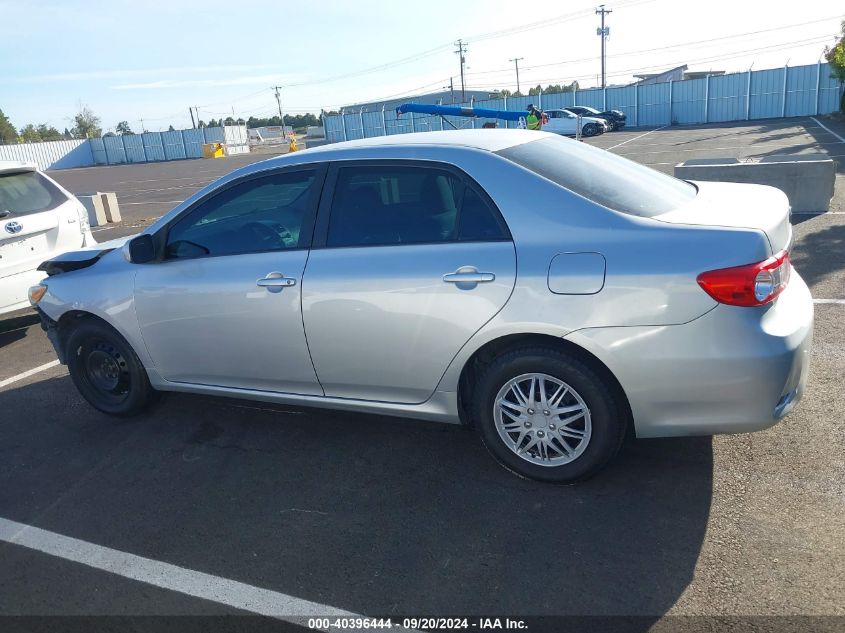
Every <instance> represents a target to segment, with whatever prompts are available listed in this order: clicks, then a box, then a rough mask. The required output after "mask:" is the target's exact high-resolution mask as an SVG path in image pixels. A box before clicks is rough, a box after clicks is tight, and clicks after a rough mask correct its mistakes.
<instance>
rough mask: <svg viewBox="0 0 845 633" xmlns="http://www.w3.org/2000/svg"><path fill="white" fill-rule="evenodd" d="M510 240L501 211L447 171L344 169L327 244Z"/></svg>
mask: <svg viewBox="0 0 845 633" xmlns="http://www.w3.org/2000/svg"><path fill="white" fill-rule="evenodd" d="M501 239H509V237H508V233H507V229H506V228H505V227H504V226H503V223H502V222H501V220H500V219H499V216H498V212H497V211H495V210H494V209H492V208H491V207H490V205H489V204H488V203H487V201H486V200H485V199H484V198H483V197H482V196H481V195H480V194H479V193H478V192H477V191H475V190H474V189H473V188H472V187H470V186H468V185H467V184H466V183H465V182H464V181H463V179H462V178H460V177H459V176H457V175H455V174H453V173H451V172H450V171H447V170H445V169H436V168H428V167H417V166H410V165H407V166H403V165H396V166H385V165H367V166H360V167H342V168H341V169H340V171H339V173H338V178H337V184H336V185H335V192H334V197H333V200H332V208H331V219H330V222H329V232H328V237H327V240H326V245H327V246H329V247H338V246H383V245H390V244H423V243H432V242H450V241H492V240H501Z"/></svg>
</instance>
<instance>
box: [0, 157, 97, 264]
mask: <svg viewBox="0 0 845 633" xmlns="http://www.w3.org/2000/svg"><path fill="white" fill-rule="evenodd" d="M78 204H79V203H78V202H77V201H76V200H72V199H70V198H68V197H67V196H66V195H65V194H64V193H63V192H62V191H61V190H60V189H59V188H58V187H57V186H56V185H55V184H53V183H52V182H51V181H50V180H49V179H48V178H46V177H45V176H43V175H42V174H40V173H38V172H37V171H32V170H18V171H4V172H0V279H2V278H3V277H8V276H10V275H15V274H18V273H22V272H26V271H31V270H34V269H36V268H38V265H39V264H40V263H41V262H43V261H44V260H45V259H48V258H49V256H50V255H52V254H53V253H54V252H55V251H57V250H73V249H78V248H81V247H82V245H83V244H82V241H83V234H82V232H81V231H80V228H79V214H78V212H77V205H78Z"/></svg>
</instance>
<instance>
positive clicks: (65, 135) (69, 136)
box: [62, 128, 73, 141]
mask: <svg viewBox="0 0 845 633" xmlns="http://www.w3.org/2000/svg"><path fill="white" fill-rule="evenodd" d="M62 138H63V139H65V140H66V141H69V140H71V139H72V138H73V134H71V133H70V130H69V129H67V128H65V131H64V133H63V134H62Z"/></svg>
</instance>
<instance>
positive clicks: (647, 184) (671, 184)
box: [497, 136, 697, 218]
mask: <svg viewBox="0 0 845 633" xmlns="http://www.w3.org/2000/svg"><path fill="white" fill-rule="evenodd" d="M497 153H498V154H499V155H500V156H502V157H504V158H507V159H508V160H510V161H512V162H514V163H516V164H517V165H521V166H522V167H525V168H526V169H530V170H531V171H533V172H534V173H536V174H539V175H540V176H543V177H544V178H548V179H549V180H551V181H552V182H554V183H557V184H558V185H560V186H561V187H564V188H566V189H568V190H569V191H572V192H573V193H577V194H578V195H580V196H583V197H584V198H587V199H588V200H591V201H593V202H595V203H597V204H600V205H602V206H604V207H607V208H608V209H613V210H614V211H621V212H622V213H627V214H629V215H638V216H642V217H647V218H648V217H652V216H655V215H660V214H661V213H666V212H667V211H671V210H673V209H676V208H678V207H680V206H681V205H683V204H685V203H687V202H689V201H690V200H691V199H692V198H695V196H696V193H697V189H696V188H695V187H694V186H693V185H691V184H689V183H688V182H684V181H683V180H678V179H677V178H673V177H671V176H667V175H666V174H662V173H660V172H659V171H656V170H654V169H651V168H649V167H645V166H643V165H640V164H639V163H635V162H634V161H631V160H628V159H627V158H622V157H621V156H617V155H616V154H612V153H610V152H608V151H605V150H602V149H598V148H596V147H590V146H589V145H586V144H584V143H578V142H576V141H573V140H571V139H566V138H562V137H559V136H553V137H547V138H543V139H540V140H537V141H531V142H530V143H524V144H522V145H515V146H513V147H509V148H507V149H504V150H501V151H499V152H497Z"/></svg>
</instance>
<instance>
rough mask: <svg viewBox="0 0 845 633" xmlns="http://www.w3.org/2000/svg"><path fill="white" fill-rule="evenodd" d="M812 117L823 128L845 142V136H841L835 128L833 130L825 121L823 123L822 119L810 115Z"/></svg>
mask: <svg viewBox="0 0 845 633" xmlns="http://www.w3.org/2000/svg"><path fill="white" fill-rule="evenodd" d="M810 118H811V119H813V121H815V122H816V123H818V124H819V125H820V126H821V127H822V129H825V130H827V131H828V132H829V133H830V134H833V135H834V136H835V137H836V138H838V139H839V140H840V141H842V142H843V143H845V138H842V137H841V136H839V135H838V134H837V133H836V132H834V131H833V130H831V129H830V128H829V127H827V126H826V125H825V124H824V123H822V122H821V121H819V120H818V119H816V118H814V117H810Z"/></svg>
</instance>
